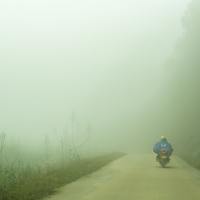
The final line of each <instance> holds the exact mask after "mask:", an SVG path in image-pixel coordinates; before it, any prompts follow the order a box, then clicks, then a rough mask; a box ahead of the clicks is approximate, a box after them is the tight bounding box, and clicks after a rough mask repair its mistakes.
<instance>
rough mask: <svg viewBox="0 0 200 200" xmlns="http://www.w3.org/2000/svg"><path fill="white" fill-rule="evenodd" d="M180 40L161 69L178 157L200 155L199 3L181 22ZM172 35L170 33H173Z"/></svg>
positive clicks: (194, 0) (169, 129)
mask: <svg viewBox="0 0 200 200" xmlns="http://www.w3.org/2000/svg"><path fill="white" fill-rule="evenodd" d="M181 22H182V26H183V28H184V34H183V36H182V37H181V38H180V39H179V40H178V41H177V43H176V44H175V47H174V53H173V55H172V56H171V57H170V58H169V59H168V60H167V62H166V63H165V66H164V73H165V74H167V81H168V82H167V84H168V86H167V89H166V90H165V94H166V95H165V101H166V99H167V102H168V105H167V107H168V111H167V112H168V114H167V116H168V117H169V118H170V121H168V124H167V126H168V131H169V132H171V134H172V138H173V139H174V148H175V149H176V150H177V152H178V153H179V154H180V153H181V154H190V155H191V154H192V155H193V156H197V155H198V154H199V153H200V147H199V141H200V1H199V0H193V1H192V2H191V3H190V4H189V5H188V9H187V11H186V12H185V15H184V16H183V18H182V20H181ZM172 31H173V30H172Z"/></svg>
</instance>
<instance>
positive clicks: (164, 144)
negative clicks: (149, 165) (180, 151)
mask: <svg viewBox="0 0 200 200" xmlns="http://www.w3.org/2000/svg"><path fill="white" fill-rule="evenodd" d="M161 149H167V151H168V156H169V157H170V156H171V155H172V152H173V151H174V150H173V148H172V146H171V144H170V143H169V142H167V139H166V138H165V136H161V140H160V141H159V142H157V143H156V144H155V145H154V147H153V152H154V153H156V154H157V156H156V161H157V162H159V152H160V150H161Z"/></svg>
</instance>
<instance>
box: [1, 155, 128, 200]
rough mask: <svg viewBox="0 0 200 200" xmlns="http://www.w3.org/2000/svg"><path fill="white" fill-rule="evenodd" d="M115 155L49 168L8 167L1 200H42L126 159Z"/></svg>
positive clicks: (2, 178) (49, 165)
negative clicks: (86, 176)
mask: <svg viewBox="0 0 200 200" xmlns="http://www.w3.org/2000/svg"><path fill="white" fill-rule="evenodd" d="M124 155H125V154H124V153H119V152H113V153H109V154H106V155H101V156H96V157H92V158H84V159H76V160H74V161H71V162H68V163H48V164H47V165H46V166H45V168H40V167H39V166H38V167H31V166H29V165H27V166H23V165H20V166H6V167H4V168H3V169H2V170H1V174H0V177H1V179H0V200H15V199H16V200H35V199H42V198H44V197H46V196H48V195H51V194H53V193H55V192H56V189H57V188H59V187H62V186H64V185H66V184H68V183H71V182H73V181H75V180H77V179H79V178H81V177H83V176H85V175H88V174H90V173H92V172H94V171H96V170H98V169H100V168H101V167H103V166H105V165H106V164H108V163H110V162H111V161H113V160H115V159H117V158H120V157H122V156H124Z"/></svg>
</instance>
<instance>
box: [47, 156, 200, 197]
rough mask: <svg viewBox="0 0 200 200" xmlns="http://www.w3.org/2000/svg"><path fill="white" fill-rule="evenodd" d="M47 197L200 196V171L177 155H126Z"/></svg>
mask: <svg viewBox="0 0 200 200" xmlns="http://www.w3.org/2000/svg"><path fill="white" fill-rule="evenodd" d="M47 199H48V200H132V199H133V200H200V172H199V171H198V170H196V169H194V168H192V167H190V166H189V165H188V164H186V162H184V161H183V160H181V159H180V158H178V157H176V156H172V157H171V163H170V164H169V165H168V166H166V168H161V167H160V166H159V164H158V163H157V162H156V161H155V155H153V154H152V155H151V154H142V155H126V156H124V157H122V158H120V159H118V160H115V161H114V162H112V163H110V164H108V165H107V166H105V167H103V168H101V169H100V170H98V171H96V172H94V173H92V174H91V175H89V176H86V177H84V178H81V179H79V180H77V181H75V182H73V183H71V184H68V185H66V186H65V187H63V188H61V189H60V192H59V193H58V194H55V195H53V196H51V197H50V198H47Z"/></svg>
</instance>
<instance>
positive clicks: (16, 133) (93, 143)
mask: <svg viewBox="0 0 200 200" xmlns="http://www.w3.org/2000/svg"><path fill="white" fill-rule="evenodd" d="M188 2H190V1H189V0H176V1H172V0H169V1H159V0H152V1H149V0H142V1H139V0H133V1H129V0H125V1H118V0H115V1H114V0H110V1H105V0H101V1H92V0H85V1H75V0H73V1H70V0H67V1H63V0H60V1H53V0H49V1H47V0H43V1H41V0H40V1H38V0H34V1H25V0H19V1H12V0H6V1H1V6H0V27H1V31H0V44H1V45H0V55H1V59H0V94H1V96H0V102H1V112H0V130H3V131H4V132H6V134H7V137H8V138H14V139H16V140H18V141H21V143H22V144H23V143H25V142H26V143H28V144H30V143H33V144H40V143H41V144H42V140H43V139H44V137H45V134H48V135H49V136H50V137H54V136H55V132H57V134H62V132H63V130H64V129H65V127H66V126H67V127H68V128H69V131H70V128H71V124H72V121H71V115H72V112H73V111H74V112H75V115H76V122H75V124H74V126H76V124H77V123H78V122H79V124H80V135H79V137H80V138H81V139H82V138H83V139H84V138H85V130H86V127H87V124H88V122H90V124H91V127H92V131H91V136H90V141H89V144H88V146H90V149H91V150H93V149H106V150H119V151H131V152H138V151H141V149H140V147H141V144H145V145H146V146H147V147H148V148H149V147H151V146H152V145H153V144H154V142H156V141H157V140H159V137H160V135H163V134H166V135H167V131H165V130H163V129H164V128H163V127H162V120H163V121H164V122H165V121H166V120H167V119H160V116H161V115H160V114H161V113H163V112H164V110H165V109H166V108H163V107H162V106H160V105H161V102H160V101H162V94H163V90H164V88H165V87H166V78H165V70H163V63H165V62H166V60H167V58H168V57H169V56H170V55H171V54H172V53H173V51H174V44H175V43H176V41H177V40H178V38H180V37H181V36H182V35H183V28H182V25H181V22H180V20H181V18H182V16H183V15H184V12H185V10H186V8H187V5H188ZM161 91H162V92H161ZM162 103H163V105H165V102H162ZM157 105H158V106H157ZM162 116H163V115H162ZM158 121H159V123H158ZM55 130H56V131H55ZM81 139H80V140H81ZM27 146H28V145H27Z"/></svg>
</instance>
